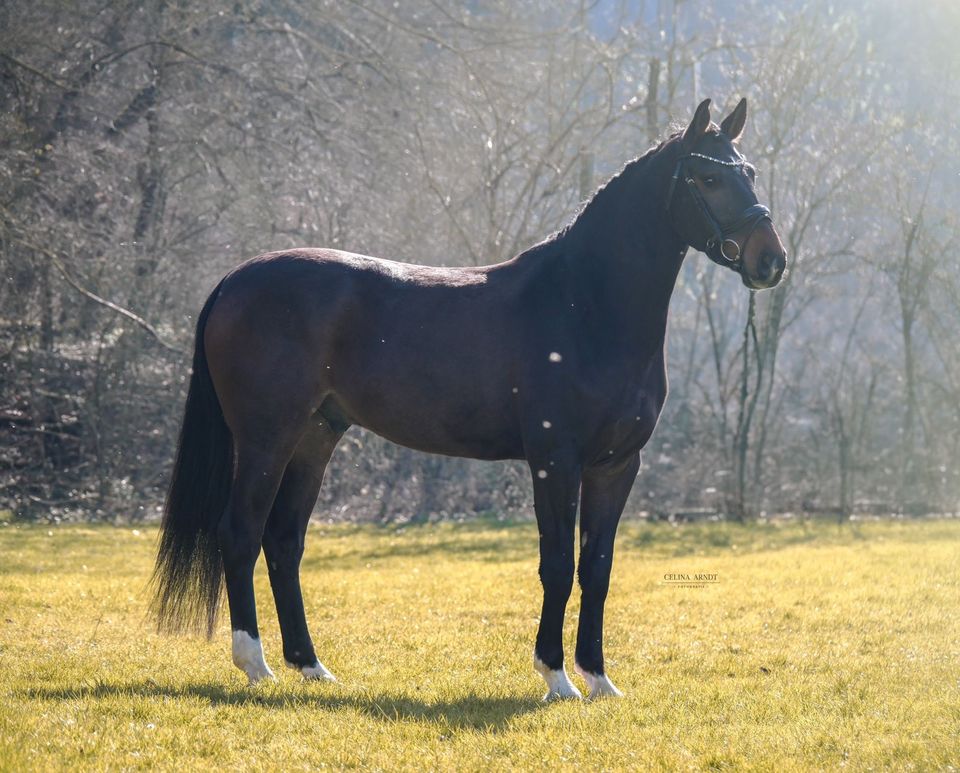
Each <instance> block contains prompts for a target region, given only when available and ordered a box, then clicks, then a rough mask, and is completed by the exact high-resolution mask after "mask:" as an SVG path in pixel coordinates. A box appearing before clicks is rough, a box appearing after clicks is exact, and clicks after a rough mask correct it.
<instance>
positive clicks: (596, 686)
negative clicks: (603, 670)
mask: <svg viewBox="0 0 960 773" xmlns="http://www.w3.org/2000/svg"><path fill="white" fill-rule="evenodd" d="M574 670H575V671H576V672H577V673H578V674H580V676H582V677H583V680H584V681H585V682H586V683H587V688H588V690H589V692H588V693H587V700H588V701H592V700H596V699H597V698H622V697H623V693H622V692H620V690H618V689H617V686H616V685H615V684H614V683H613V682H611V681H610V677H609V676H607V675H606V674H593V673H591V672H589V671H585V670H584V669H582V668H580V666H579V665H576V666H574Z"/></svg>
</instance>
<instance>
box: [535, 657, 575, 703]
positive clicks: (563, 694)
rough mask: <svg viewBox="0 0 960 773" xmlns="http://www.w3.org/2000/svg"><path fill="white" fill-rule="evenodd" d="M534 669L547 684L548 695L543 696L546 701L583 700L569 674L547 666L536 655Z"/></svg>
mask: <svg viewBox="0 0 960 773" xmlns="http://www.w3.org/2000/svg"><path fill="white" fill-rule="evenodd" d="M533 667H534V669H536V671H537V673H538V674H540V676H542V677H543V681H545V682H546V683H547V694H546V695H544V696H543V699H544V700H545V701H554V700H557V699H559V698H582V697H583V696H582V695H581V694H580V691H579V690H578V689H577V688H576V687H574V686H573V682H571V681H570V677H569V676H567V672H566V671H565V670H564V669H562V668H560V669H552V668H549V667H548V666H547V664H546V663H544V662H543V661H542V660H540V658H539V657H537V655H536V653H534V656H533Z"/></svg>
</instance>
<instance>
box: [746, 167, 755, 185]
mask: <svg viewBox="0 0 960 773" xmlns="http://www.w3.org/2000/svg"><path fill="white" fill-rule="evenodd" d="M747 177H749V178H750V182H756V181H757V171H756V170H755V169H754V168H753V167H752V166H748V167H747Z"/></svg>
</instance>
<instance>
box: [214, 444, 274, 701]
mask: <svg viewBox="0 0 960 773" xmlns="http://www.w3.org/2000/svg"><path fill="white" fill-rule="evenodd" d="M236 445H237V449H236V467H235V472H234V478H233V485H232V487H231V491H230V498H229V500H228V502H227V507H226V510H225V511H224V515H223V518H222V519H221V521H220V525H219V527H218V530H217V536H218V538H219V542H220V552H221V555H222V557H223V573H224V579H225V581H226V587H227V602H228V605H229V607H230V625H231V628H232V630H233V642H232V644H233V663H234V665H236V666H237V668H239V669H240V670H241V671H243V672H244V673H245V674H246V675H247V678H248V679H249V680H250V684H255V683H256V682H259V681H261V680H262V679H270V678H273V672H272V671H271V670H270V668H269V667H268V666H267V664H266V661H265V660H264V657H263V646H262V645H261V643H260V632H259V629H258V627H257V606H256V598H255V596H254V591H253V570H254V567H255V565H256V563H257V559H258V558H259V556H260V545H261V542H262V540H263V531H264V525H265V524H266V521H267V516H268V515H269V513H270V509H271V507H272V505H273V501H274V498H275V497H276V494H277V489H278V487H279V485H280V481H281V479H282V477H283V472H284V469H285V467H286V465H287V461H288V459H289V457H290V450H289V448H284V447H283V446H282V445H275V446H273V447H270V448H264V447H260V446H257V445H253V444H248V443H244V442H242V441H241V442H237V444H236ZM291 445H292V444H291Z"/></svg>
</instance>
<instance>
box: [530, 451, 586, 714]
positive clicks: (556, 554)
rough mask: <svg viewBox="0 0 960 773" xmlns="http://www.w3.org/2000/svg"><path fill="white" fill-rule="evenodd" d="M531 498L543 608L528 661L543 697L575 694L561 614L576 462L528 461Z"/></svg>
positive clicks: (570, 561)
mask: <svg viewBox="0 0 960 773" xmlns="http://www.w3.org/2000/svg"><path fill="white" fill-rule="evenodd" d="M530 469H531V472H532V473H533V499H534V507H535V508H536V513H537V527H538V529H539V531H540V582H541V583H542V584H543V608H542V610H541V612H540V627H539V629H538V630H537V643H536V648H535V650H534V658H533V665H534V668H535V669H536V670H537V672H538V673H539V674H540V675H541V676H542V677H543V679H544V681H545V682H546V683H547V694H546V695H544V697H543V699H544V700H546V701H550V700H555V699H557V698H580V697H582V696H581V695H580V691H579V690H578V689H577V688H576V687H574V686H573V683H572V682H571V681H570V677H568V676H567V672H566V670H565V669H564V667H563V616H564V613H565V611H566V607H567V600H568V599H569V598H570V591H571V590H572V589H573V571H574V555H573V552H574V530H575V527H576V519H577V494H578V491H579V488H580V470H579V466H578V465H577V464H576V463H575V462H573V461H572V460H561V459H559V458H556V457H551V458H547V459H543V460H540V461H537V462H534V461H533V460H531V461H530Z"/></svg>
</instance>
